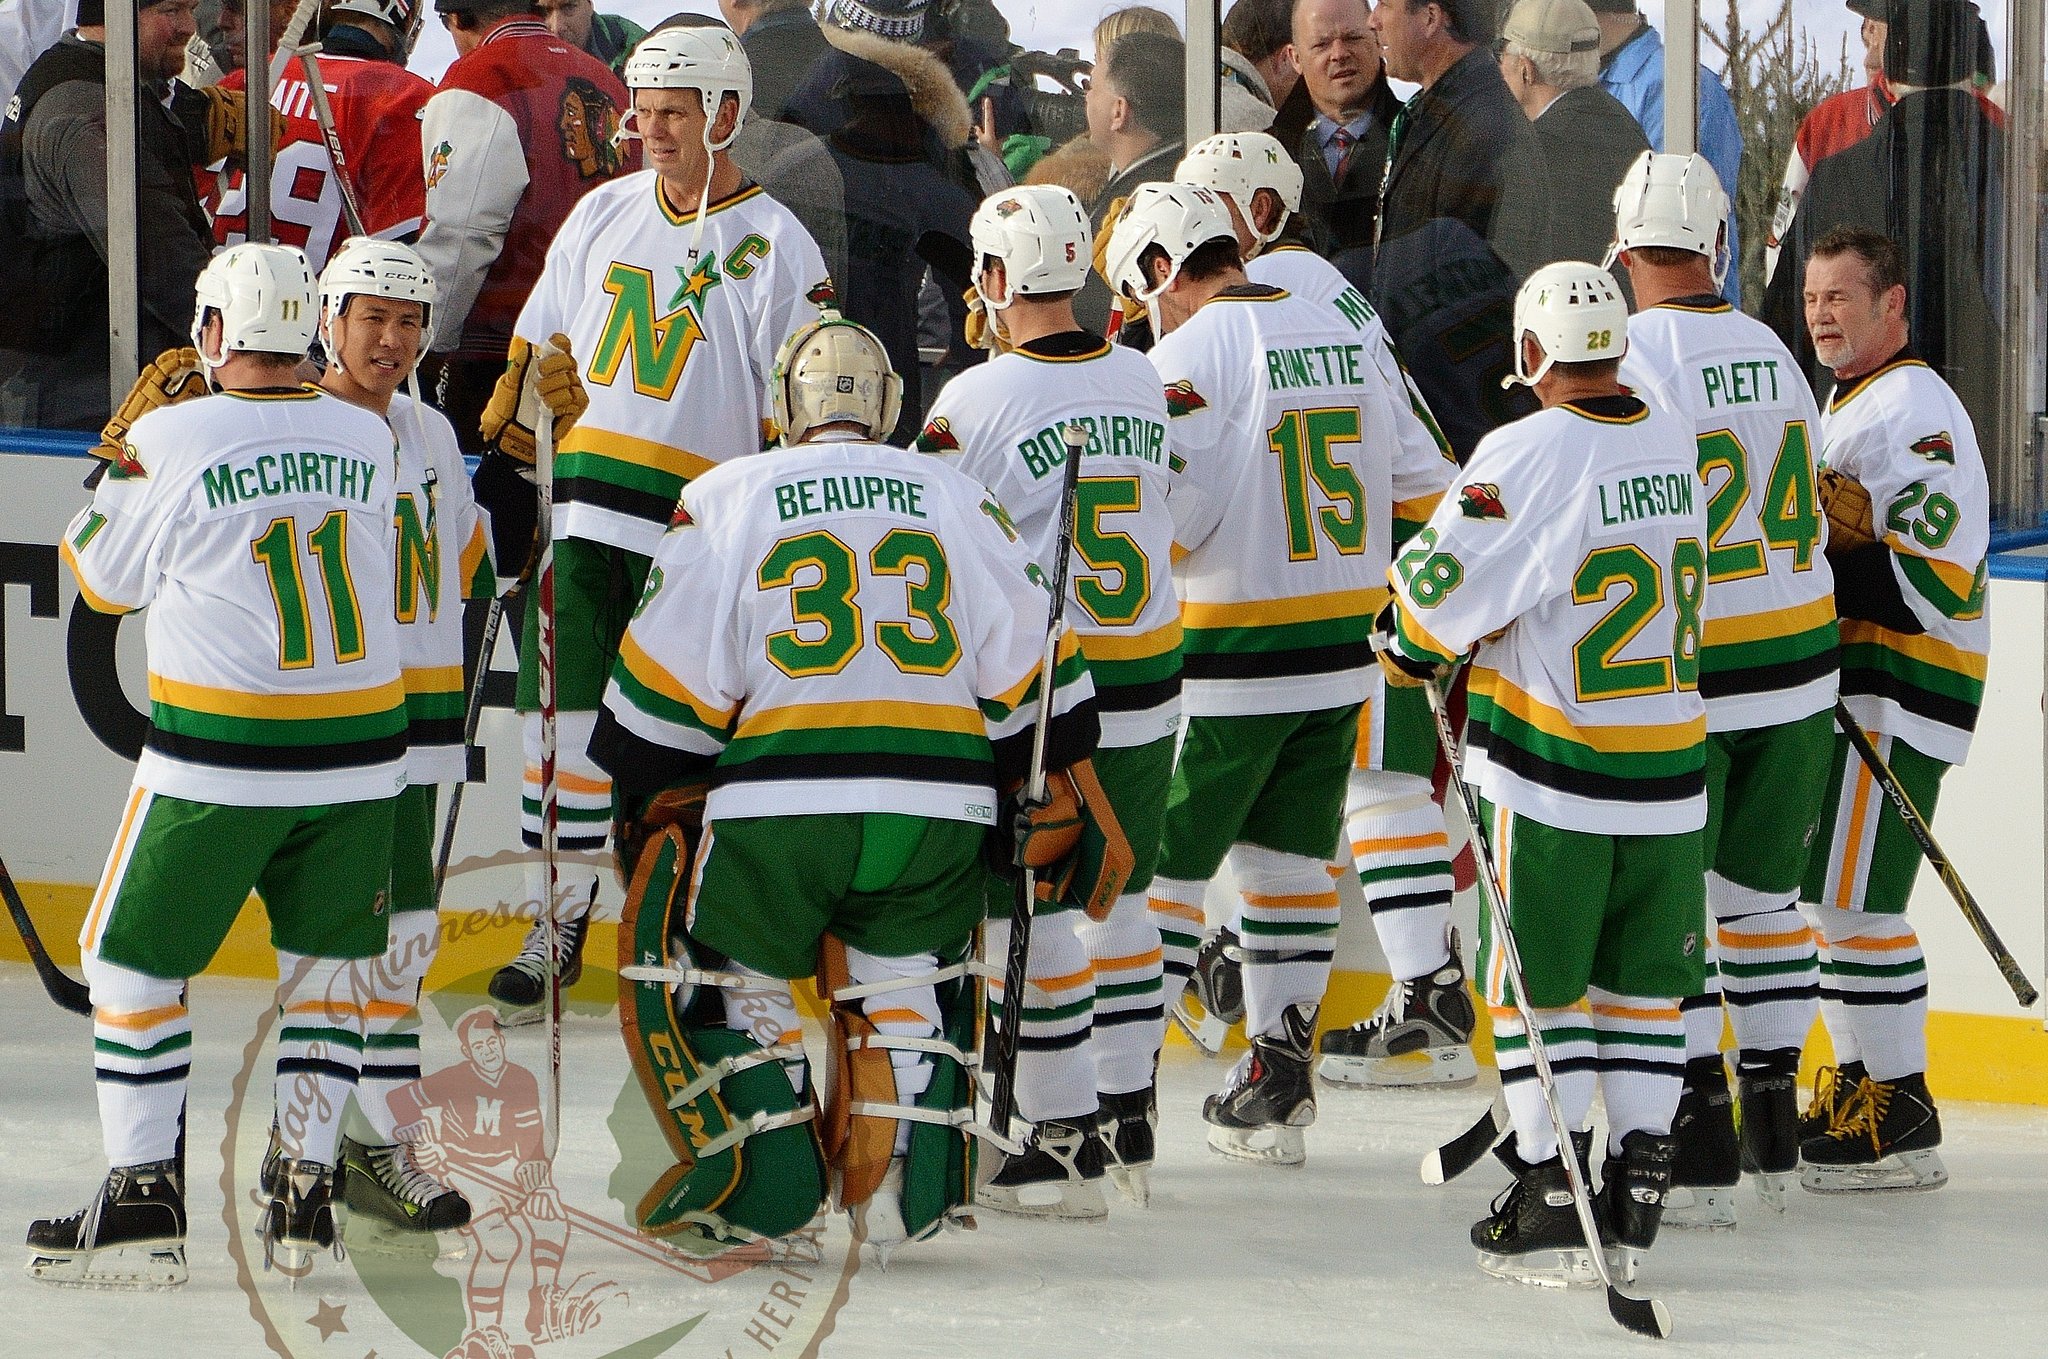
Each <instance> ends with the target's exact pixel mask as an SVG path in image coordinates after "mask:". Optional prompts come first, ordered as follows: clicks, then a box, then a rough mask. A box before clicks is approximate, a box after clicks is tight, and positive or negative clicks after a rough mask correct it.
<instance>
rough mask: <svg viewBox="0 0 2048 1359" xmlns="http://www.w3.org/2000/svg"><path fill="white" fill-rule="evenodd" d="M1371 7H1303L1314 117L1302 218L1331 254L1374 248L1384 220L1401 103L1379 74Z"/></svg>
mask: <svg viewBox="0 0 2048 1359" xmlns="http://www.w3.org/2000/svg"><path fill="white" fill-rule="evenodd" d="M1368 18H1369V15H1368V11H1367V10H1366V6H1365V0H1300V3H1299V4H1297V5H1295V7H1294V52H1295V61H1296V63H1297V64H1298V65H1299V66H1300V68H1301V85H1302V88H1304V89H1306V90H1307V91H1308V97H1309V102H1310V104H1311V105H1312V106H1313V108H1314V110H1315V116H1314V117H1313V118H1312V119H1310V121H1309V124H1308V126H1307V128H1305V129H1304V130H1303V131H1302V133H1301V135H1300V136H1299V137H1298V138H1297V139H1296V140H1295V141H1294V142H1293V143H1283V144H1290V145H1292V146H1293V147H1294V152H1295V159H1296V160H1297V161H1299V162H1300V163H1301V215H1302V216H1303V217H1304V218H1306V219H1307V221H1308V236H1309V240H1310V241H1311V243H1313V244H1314V245H1315V246H1316V248H1317V249H1319V250H1321V251H1322V252H1323V253H1324V254H1334V253H1336V252H1337V251H1339V250H1347V249H1353V248H1355V247H1359V246H1370V245H1371V244H1372V238H1373V224H1374V222H1375V221H1376V220H1377V219H1378V216H1379V194H1380V176H1381V173H1382V172H1383V171H1384V170H1385V168H1386V160H1387V132H1388V130H1389V129H1390V128H1392V127H1393V124H1394V118H1395V116H1396V115H1398V114H1399V113H1400V111H1401V101H1400V99H1399V98H1397V97H1396V96H1395V94H1394V92H1393V91H1392V90H1391V89H1389V88H1387V82H1386V80H1385V79H1384V78H1383V77H1382V73H1381V69H1380V45H1379V40H1378V39H1376V38H1375V37H1373V35H1372V31H1371V29H1370V28H1369V27H1368V26H1367V23H1368Z"/></svg>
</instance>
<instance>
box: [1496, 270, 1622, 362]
mask: <svg viewBox="0 0 2048 1359" xmlns="http://www.w3.org/2000/svg"><path fill="white" fill-rule="evenodd" d="M1527 335H1534V336H1535V337H1536V343H1538V344H1540V345H1542V346H1543V362H1542V363H1540V364H1538V365H1537V367H1536V371H1535V372H1533V373H1532V372H1529V371H1528V370H1527V369H1526V368H1525V367H1524V366H1523V360H1524V358H1525V355H1524V354H1523V351H1522V339H1523V337H1524V336H1527ZM1514 336H1515V375H1514V376H1513V377H1508V378H1502V379H1501V380H1500V385H1501V386H1503V387H1513V386H1516V385H1520V386H1523V387H1534V386H1535V385H1536V384H1537V383H1539V382H1541V381H1542V380H1543V375H1544V374H1545V373H1547V372H1549V371H1550V365H1551V364H1553V363H1591V362H1594V361H1596V360H1599V359H1618V358H1620V357H1621V356H1622V355H1623V354H1626V353H1628V303H1626V302H1624V301H1622V300H1621V289H1620V288H1619V287H1617V286H1616V285H1615V282H1614V275H1612V274H1610V273H1608V272H1607V271H1606V270H1605V269H1602V268H1601V267H1600V266H1599V265H1597V264H1587V263H1585V262H1583V261H1581V260H1563V261H1561V262H1559V263H1557V264H1546V265H1544V266H1543V267H1542V268H1541V269H1538V270H1537V271H1536V272H1535V273H1533V274H1531V275H1529V281H1528V282H1527V283H1524V284H1523V285H1522V290H1521V291H1520V292H1518V293H1516V294H1515V330H1514Z"/></svg>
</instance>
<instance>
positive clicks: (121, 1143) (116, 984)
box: [84, 949, 192, 1166]
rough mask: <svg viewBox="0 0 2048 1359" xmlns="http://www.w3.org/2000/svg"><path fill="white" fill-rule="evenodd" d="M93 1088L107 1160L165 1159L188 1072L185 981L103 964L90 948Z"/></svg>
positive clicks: (172, 1147)
mask: <svg viewBox="0 0 2048 1359" xmlns="http://www.w3.org/2000/svg"><path fill="white" fill-rule="evenodd" d="M84 962H85V978H86V983H87V985H89V986H90V987H91V988H92V1004H93V1014H92V1051H93V1088H94V1090H95V1091H96V1092H97V1093H98V1095H99V1106H100V1138H101V1141H102V1143H103V1144H104V1146H105V1148H106V1153H107V1163H108V1164H109V1165H116V1166H133V1165H144V1164H147V1163H148V1162H151V1161H168V1160H170V1159H171V1157H172V1156H173V1155H174V1154H175V1153H176V1151H177V1147H178V1114H179V1112H180V1111H181V1110H182V1109H183V1108H184V1107H185V1086H186V1083H187V1081H188V1080H189V1078H190V1076H191V1072H192V1012H191V1011H190V1010H189V1009H187V1008H186V1006H185V1000H184V994H185V984H184V983H183V982H180V981H166V980H164V979H163V978H161V977H151V976H148V975H146V974H144V973H141V972H136V971H132V970H131V969H129V968H125V967H122V966H120V965H119V964H117V963H110V962H107V961H106V960H105V959H103V958H100V957H98V956H96V955H95V954H94V953H93V952H92V950H90V949H88V950H87V951H86V953H85V957H84Z"/></svg>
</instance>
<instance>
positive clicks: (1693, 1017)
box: [1678, 930, 1721, 1058]
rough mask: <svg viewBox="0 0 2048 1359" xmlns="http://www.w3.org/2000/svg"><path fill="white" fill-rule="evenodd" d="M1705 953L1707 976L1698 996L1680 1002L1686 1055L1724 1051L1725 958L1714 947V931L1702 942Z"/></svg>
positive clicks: (1701, 1054) (1702, 1055) (1707, 1054)
mask: <svg viewBox="0 0 2048 1359" xmlns="http://www.w3.org/2000/svg"><path fill="white" fill-rule="evenodd" d="M1700 948H1701V949H1702V950H1703V951H1704V952H1705V955H1706V957H1705V959H1704V962H1705V967H1706V976H1705V978H1704V981H1703V983H1702V985H1701V987H1700V993H1699V994H1698V995H1696V996H1687V997H1686V998H1685V999H1684V1000H1681V1001H1680V1002H1679V1003H1678V1008H1679V1010H1680V1011H1681V1012H1682V1013H1683V1014H1684V1016H1685V1055H1686V1057H1687V1058H1693V1057H1712V1056H1713V1055H1715V1054H1716V1053H1718V1052H1719V1051H1720V1050H1721V958H1720V952H1719V950H1718V949H1716V948H1715V947H1714V937H1713V931H1712V930H1708V931H1707V933H1706V935H1705V937H1703V938H1702V939H1701V940H1700Z"/></svg>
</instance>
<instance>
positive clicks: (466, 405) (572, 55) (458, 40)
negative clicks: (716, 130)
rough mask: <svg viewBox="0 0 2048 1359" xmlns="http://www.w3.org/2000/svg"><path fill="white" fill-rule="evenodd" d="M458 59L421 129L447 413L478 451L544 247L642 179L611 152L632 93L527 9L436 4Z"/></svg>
mask: <svg viewBox="0 0 2048 1359" xmlns="http://www.w3.org/2000/svg"><path fill="white" fill-rule="evenodd" d="M434 8H435V9H436V10H437V11H438V12H439V13H440V15H441V21H442V23H443V24H445V25H446V26H447V28H448V32H449V34H450V35H451V36H452V37H453V38H454V40H455V51H456V54H457V55H456V58H455V62H454V64H453V65H451V66H450V67H449V68H448V71H447V74H445V75H444V76H442V77H441V88H440V92H439V93H437V94H436V95H435V96H434V97H433V98H432V99H430V100H428V101H427V106H426V111H425V114H424V116H423V117H422V119H421V123H420V144H421V147H422V148H423V150H424V153H425V163H426V187H427V222H426V228H425V230H424V231H423V232H422V233H421V235H420V242H419V250H420V254H421V255H422V256H424V257H425V258H426V261H427V263H428V264H429V265H430V266H432V268H433V271H434V281H435V282H436V283H438V284H439V285H440V288H441V301H440V302H439V304H438V305H436V306H435V308H434V341H433V343H434V350H435V360H436V372H435V382H436V385H437V386H438V388H439V392H440V402H439V404H440V406H441V409H442V410H443V411H445V412H447V415H448V418H449V420H450V421H451V422H452V423H453V424H454V426H455V432H456V434H457V435H458V436H459V437H460V438H461V439H462V441H463V451H464V452H467V453H476V452H480V451H481V447H482V445H481V440H480V437H479V435H478V433H477V421H478V419H479V418H480V417H481V416H482V414H483V408H484V404H485V403H486V402H487V401H488V400H489V399H490V395H491V389H492V388H493V387H494V386H495V385H496V384H497V381H498V374H499V373H501V372H503V371H504V369H505V354H506V351H507V349H508V348H509V347H510V345H511V343H512V324H513V322H514V321H516V320H517V319H518V317H519V310H520V308H521V307H523V306H525V305H526V297H527V294H528V293H530V292H532V291H533V283H534V280H535V279H537V278H538V277H540V270H541V264H542V262H543V260H544V259H545V257H546V255H547V249H548V243H549V242H550V241H552V240H554V238H555V233H556V232H558V231H560V230H561V227H562V222H563V221H564V220H565V219H566V218H567V217H568V215H569V209H571V208H573V207H575V206H576V200H578V199H579V198H581V197H582V196H583V195H584V194H585V193H586V192H588V191H589V190H590V189H592V188H594V187H596V186H597V185H599V184H602V183H604V182H605V181H606V180H608V179H610V178H612V177H613V176H615V175H617V174H620V173H621V172H623V171H627V170H633V169H636V168H638V163H639V159H640V157H639V152H638V151H637V149H636V150H632V151H624V152H622V151H621V150H620V149H619V148H618V147H617V146H615V145H614V144H613V137H614V135H615V134H616V133H617V131H618V126H619V113H620V110H621V109H623V108H625V107H626V87H625V86H624V85H622V84H620V83H619V78H618V77H617V76H615V75H613V74H612V72H611V68H609V67H607V66H605V65H604V64H603V63H602V62H600V61H598V60H597V58H595V57H593V56H590V55H589V54H588V53H585V52H581V51H578V50H577V49H575V48H572V47H570V46H568V45H567V44H566V43H564V42H563V41H562V40H561V39H559V38H557V37H555V35H554V34H552V33H550V32H548V30H547V26H546V25H544V24H543V23H541V21H540V13H539V10H538V9H537V8H535V6H534V5H533V4H532V3H531V0H434Z"/></svg>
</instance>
